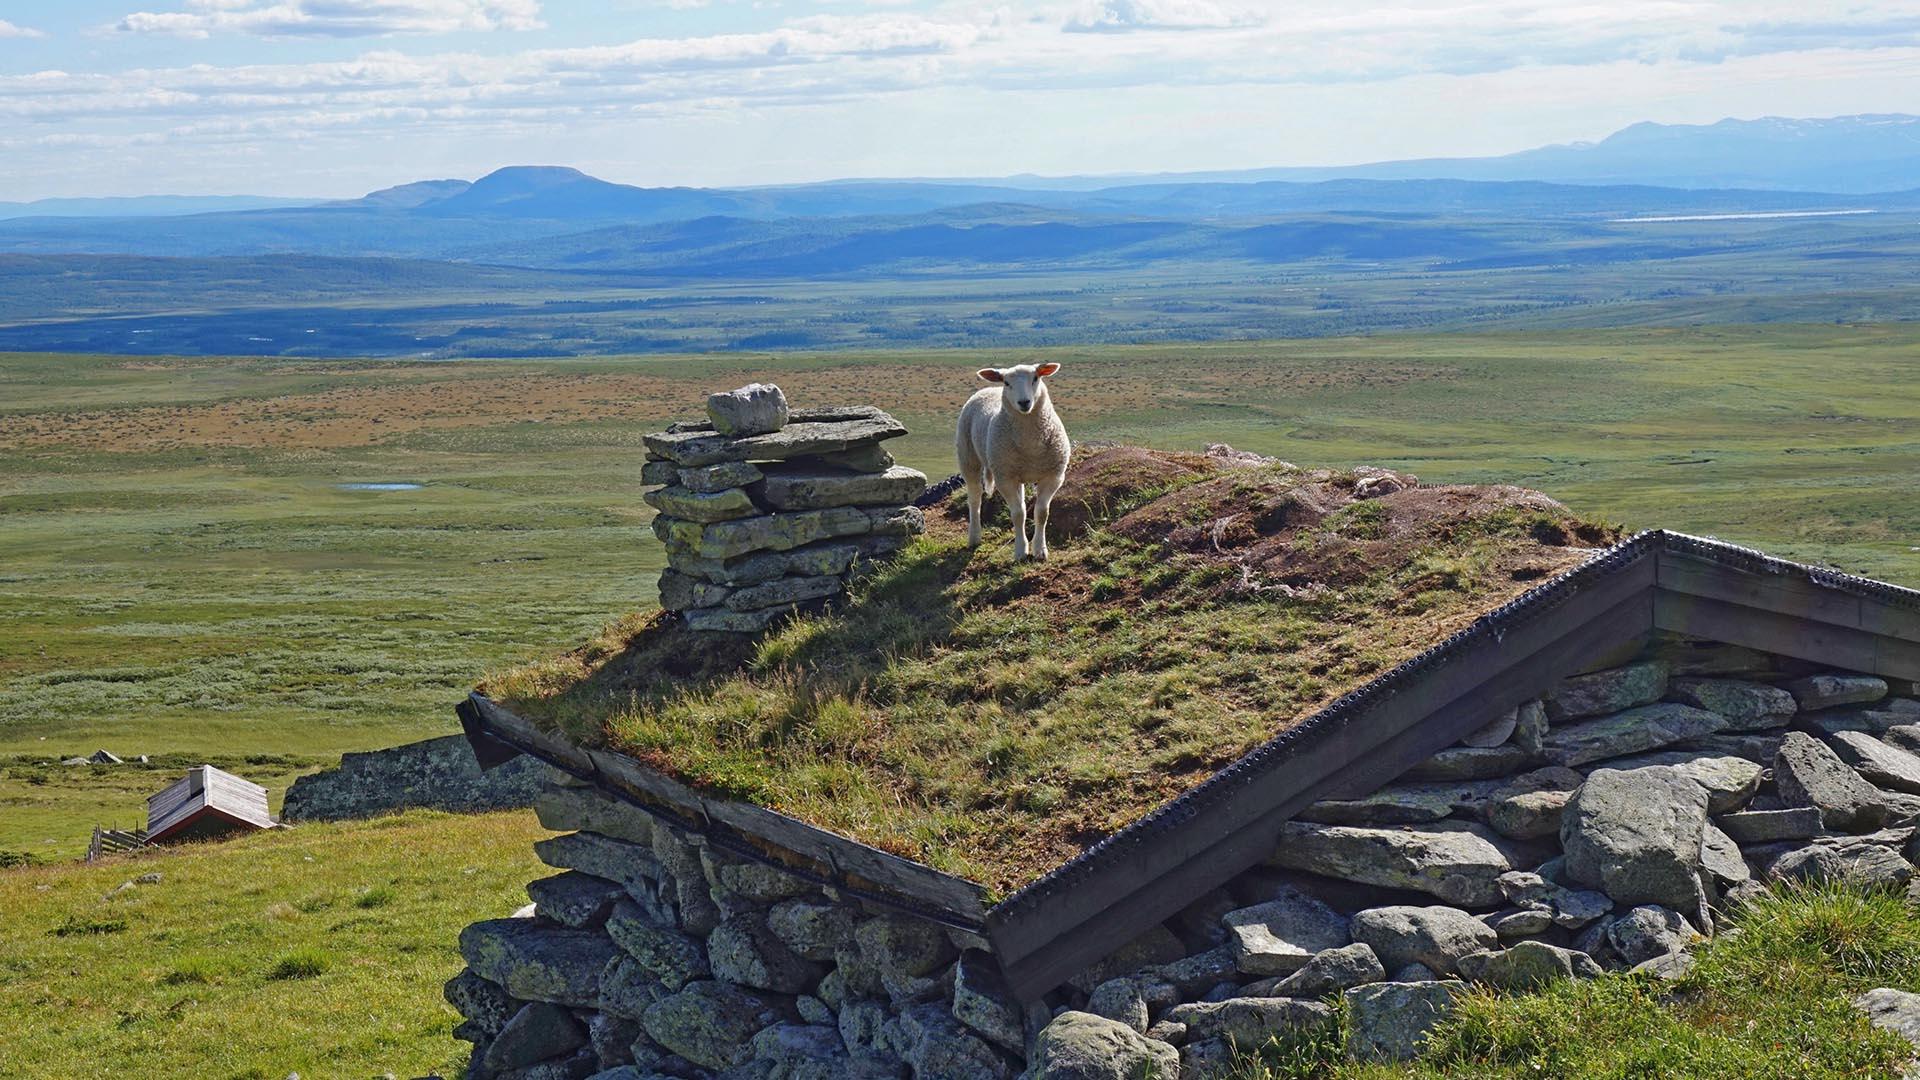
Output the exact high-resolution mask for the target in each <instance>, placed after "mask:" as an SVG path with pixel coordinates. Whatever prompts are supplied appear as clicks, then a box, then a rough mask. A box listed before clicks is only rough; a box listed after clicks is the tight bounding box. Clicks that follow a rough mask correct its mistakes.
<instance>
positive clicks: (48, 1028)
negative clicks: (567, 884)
mask: <svg viewBox="0 0 1920 1080" xmlns="http://www.w3.org/2000/svg"><path fill="white" fill-rule="evenodd" d="M544 835H547V834H546V833H545V832H544V831H543V830H541V829H540V828H539V827H538V826H537V825H536V824H535V823H534V822H533V821H532V816H531V815H529V814H524V813H504V814H487V815H475V816H455V815H447V814H435V813H428V812H421V811H417V812H413V813H409V814H405V815H401V816H397V817H389V818H379V819H375V820H373V821H366V822H355V823H346V824H339V825H309V826H303V827H300V828H298V829H291V830H286V831H277V832H273V833H263V834H257V835H255V836H252V837H248V838H245V839H241V840H236V841H233V842H230V843H224V844H213V845H195V846H187V847H183V848H177V849H172V850H166V851H156V852H153V853H150V854H144V855H141V856H138V857H134V858H117V859H111V860H108V861H105V862H102V863H96V864H92V865H80V864H72V863H68V864H63V865H56V866H41V867H33V868H29V869H24V870H14V871H9V872H7V873H4V874H0V911H4V912H5V913H6V916H5V918H0V1076H6V1077H10V1078H19V1080H69V1078H72V1077H91V1076H118V1075H129V1076H132V1075H151V1076H162V1075H164V1076H173V1075H187V1074H192V1075H196V1076H218V1077H236V1078H237V1077H252V1078H264V1080H280V1078H282V1077H284V1076H286V1075H287V1074H288V1073H290V1072H298V1073H300V1075H302V1076H318V1077H335V1076H340V1077H357V1076H378V1075H381V1074H383V1073H388V1072H391V1073H393V1074H394V1075H397V1076H419V1075H423V1074H426V1073H429V1072H437V1073H439V1074H441V1075H445V1076H454V1075H457V1074H458V1072H459V1070H460V1069H461V1068H462V1067H464V1065H465V1062H466V1050H467V1046H466V1044H464V1043H459V1042H455V1041H454V1040H453V1039H452V1038H451V1037H450V1036H449V1035H448V1032H450V1031H451V1030H452V1027H453V1025H454V1024H456V1023H458V1022H459V1018H458V1017H457V1016H455V1015H454V1013H453V1010H452V1009H450V1008H448V1007H447V1006H446V1004H445V1003H444V1002H443V1001H442V1000H441V997H440V984H441V983H442V982H444V981H445V980H447V979H449V978H451V977H452V976H453V975H454V974H455V973H457V972H458V971H459V970H460V965H461V961H460V957H459V954H458V951H457V949H456V943H455V937H456V935H457V933H458V931H459V929H460V927H462V926H465V925H466V924H467V923H469V922H472V921H475V920H477V919H485V918H498V917H501V916H503V915H505V914H507V913H509V912H511V911H513V910H514V909H515V908H517V907H519V906H520V905H521V904H524V903H525V902H526V893H525V891H524V886H525V884H526V882H527V881H529V880H531V879H532V878H534V877H537V876H539V875H540V873H541V868H540V866H539V864H538V862H537V861H536V860H535V859H534V857H533V850H532V846H531V845H532V843H533V841H534V840H536V839H539V838H540V837H541V836H544ZM152 873H157V874H159V875H160V880H158V881H152V882H145V883H139V882H136V881H135V879H137V878H139V877H141V876H142V875H146V874H152ZM129 882H135V883H133V884H128V883H129ZM374 896H380V897H383V898H384V899H382V900H381V901H379V902H378V903H374V904H369V903H367V900H368V898H369V897H374Z"/></svg>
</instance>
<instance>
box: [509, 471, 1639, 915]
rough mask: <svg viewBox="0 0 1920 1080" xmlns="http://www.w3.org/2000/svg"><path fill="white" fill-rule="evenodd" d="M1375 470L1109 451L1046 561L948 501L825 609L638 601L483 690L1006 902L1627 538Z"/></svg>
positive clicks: (1485, 492) (1487, 496)
mask: <svg viewBox="0 0 1920 1080" xmlns="http://www.w3.org/2000/svg"><path fill="white" fill-rule="evenodd" d="M1363 481H1364V478H1363V477H1359V476H1356V475H1354V474H1352V473H1335V472H1329V471H1325V470H1319V471H1309V470H1302V469H1296V468H1294V467H1292V466H1288V465H1283V464H1269V465H1259V466H1253V467H1245V466H1240V467H1234V466H1232V465H1229V464H1227V463H1224V462H1222V461H1220V460H1217V459H1214V458H1208V457H1202V456H1200V455H1183V454H1166V453H1159V452H1152V451H1143V450H1137V449H1132V448H1125V447H1120V448H1112V449H1107V450H1102V451H1097V452H1093V453H1091V454H1088V455H1086V456H1084V457H1083V458H1082V459H1081V460H1080V461H1079V462H1078V463H1077V464H1076V465H1075V466H1074V469H1073V471H1072V473H1071V475H1070V477H1069V481H1068V485H1067V487H1065V488H1063V489H1062V491H1061V494H1060V497H1059V499H1058V500H1057V501H1056V504H1055V517H1054V522H1055V531H1054V540H1055V546H1054V549H1053V559H1052V561H1051V562H1048V563H1044V564H1043V563H1021V564H1016V563H1014V562H1013V561H1012V558H1011V553H1012V546H1011V541H1010V538H1009V536H1008V534H1007V532H1006V529H1005V528H1004V526H1002V527H1000V528H998V529H993V528H990V529H989V530H988V533H987V538H986V542H985V543H984V544H982V546H981V547H979V548H978V549H972V550H970V549H968V547H967V546H966V544H965V522H964V518H965V509H964V502H963V500H962V499H961V497H959V496H956V497H955V500H954V501H953V502H952V503H950V504H948V505H947V506H946V507H944V508H942V509H939V510H935V511H933V512H930V513H929V515H928V528H927V534H926V535H925V536H923V537H921V538H920V539H918V540H917V541H915V542H914V543H913V544H912V545H911V546H910V547H909V548H908V549H907V550H906V551H904V552H903V553H901V554H900V555H899V556H897V557H896V558H895V559H893V560H892V561H890V562H888V563H885V564H882V565H880V566H878V567H875V568H874V569H873V571H872V572H871V573H870V574H868V575H867V576H865V577H864V578H862V579H861V580H860V581H859V582H857V583H856V585H855V586H854V587H853V589H852V590H851V592H850V594H849V598H848V600H847V601H846V602H845V603H844V604H842V605H841V606H839V607H838V608H836V609H834V610H831V611H828V612H825V613H817V614H809V615H803V616H800V617H797V618H795V619H794V620H792V621H791V622H789V623H788V624H786V625H785V626H784V627H781V628H779V629H778V630H776V631H774V632H772V633H771V634H769V635H767V636H766V637H764V638H761V639H759V640H742V639H740V638H738V637H735V636H732V635H720V634H700V633H695V632H693V631H689V630H687V629H685V628H684V627H683V626H680V625H678V624H677V623H676V622H675V621H674V620H673V619H672V618H670V617H663V616H659V615H649V616H633V617H630V618H628V619H625V620H623V621H621V622H619V623H616V624H615V625H613V626H611V627H609V628H608V630H607V631H606V632H605V633H604V634H603V635H602V636H601V637H600V638H599V639H598V640H595V641H593V642H591V643H589V644H588V645H586V646H584V647H583V648H581V649H579V650H577V651H575V652H573V653H571V654H568V655H566V656H563V657H559V658H557V659H554V660H551V661H546V662H542V663H538V664H533V665H530V666H527V667H523V668H520V669H517V670H514V671H509V672H504V673H501V674H498V675H495V676H493V677H491V678H490V679H489V680H488V681H487V683H486V684H485V685H484V686H483V687H482V690H483V692H485V693H487V694H488V695H489V696H491V697H493V698H494V699H495V700H497V701H499V702H501V703H502V704H503V705H505V706H506V707H507V708H510V709H512V710H514V711H515V712H517V713H520V714H522V715H525V716H528V717H531V718H534V719H536V720H538V721H540V722H542V723H546V724H549V725H551V726H553V727H555V728H557V729H559V730H561V731H563V732H564V733H565V734H567V735H568V736H569V737H571V738H573V739H575V740H577V741H580V742H583V743H586V744H589V745H597V746H611V747H613V748H616V749H619V750H621V751H624V752H626V753H628V754H631V755H632V756H634V757H636V758H638V759H640V760H642V761H644V762H646V763H647V764H649V765H651V766H653V767H655V768H658V769H660V770H662V771H663V772H666V773H668V774H670V775H672V776H675V777H677V778H679V779H681V780H683V781H685V782H687V783H689V784H692V785H694V786H696V787H699V788H701V789H704V790H707V791H710V792H714V793H718V794H724V795H727V796H731V797H736V798H739V799H744V800H749V801H752V802H755V803H758V804H760V805H763V806H767V807H770V808H773V809H776V810H779V811H781V812H783V813H787V814H790V815H793V816H795V817H798V818H801V819H804V820H806V821H809V822H812V823H814V824H816V825H820V826H823V827H826V828H829V829H833V830H835V831H838V832H840V833H843V834H845V835H848V836H851V837H853V838H855V839H858V840H861V841H863V842H865V843H868V844H872V845H875V846H877V847H881V848H884V849H886V850H889V851H893V852H895V853H897V854H901V855H905V856H908V857H910V858H914V859H918V860H920V861H922V862H924V863H927V864H928V865H931V866H934V867H936V868H938V869H942V870H945V871H948V872H950V873H954V874H958V875H961V876H964V877H967V878H970V879H972V880H974V881H976V882H979V883H981V884H983V885H986V886H987V887H988V888H989V889H990V890H993V891H995V892H1005V891H1010V890H1012V889H1015V888H1018V887H1019V886H1021V885H1023V884H1025V883H1027V882H1030V881H1032V880H1034V879H1035V878H1037V877H1039V876H1041V875H1042V874H1044V873H1045V872H1047V871H1048V870H1050V869H1052V868H1053V867H1055V866H1057V865H1059V864H1060V863H1062V862H1064V861H1066V860H1067V859H1070V858H1072V857H1073V856H1074V855H1076V854H1078V853H1079V852H1080V851H1081V850H1082V849H1084V848H1085V847H1086V846H1087V845H1089V844H1092V843H1093V842H1095V841H1097V840H1099V839H1100V838H1101V837H1103V836H1105V835H1107V834H1109V833H1111V832H1113V831H1115V830H1117V829H1119V828H1120V827H1122V826H1124V825H1126V824H1127V823H1129V822H1130V821H1132V820H1134V819H1135V818H1138V817H1139V816H1141V815H1142V814H1143V813H1145V812H1146V811H1148V810H1150V809H1152V808H1153V807H1154V806H1156V805H1158V804H1159V803H1161V802H1164V801H1165V800H1167V799H1170V798H1172V797H1174V796H1176V795H1179V794H1180V793H1181V792H1183V791H1185V790H1187V789H1188V788H1190V787H1192V786H1193V785H1194V784H1196V783H1197V782H1199V781H1200V780H1202V779H1204V778H1205V777H1206V776H1207V775H1209V774H1210V773H1212V772H1213V771H1214V770H1216V769H1218V768H1220V767H1221V766H1223V765H1226V764H1227V763H1229V762H1231V761H1233V760H1234V759H1235V758H1237V757H1239V756H1240V755H1242V754H1244V753H1245V752H1247V751H1248V750H1250V749H1251V748H1253V747H1254V746H1256V745H1258V744H1259V743H1261V742H1263V741H1265V740H1266V739H1268V738H1270V737H1271V736H1273V735H1274V734H1275V733H1276V732H1278V731H1280V730H1282V729H1284V728H1285V727H1287V726H1288V725H1290V724H1292V723H1295V722H1296V721H1298V720H1300V719H1301V718H1303V717H1305V716H1308V715H1310V714H1311V713H1312V712H1313V711H1314V710H1315V709H1316V708H1318V707H1320V706H1322V705H1324V704H1326V703H1327V702H1329V701H1331V700H1332V699H1333V698H1335V697H1337V696H1339V695H1340V694H1341V693H1344V692H1346V691H1347V690H1350V689H1352V688H1353V687H1355V686H1357V685H1359V684H1360V683H1363V682H1365V681H1366V680H1367V679H1369V678H1371V677H1373V676H1375V675H1377V674H1379V673H1381V672H1383V671H1385V670H1386V669H1388V668H1390V667H1392V666H1393V665H1394V664H1396V663H1398V662H1400V661H1402V660H1405V659H1407V658H1408V657H1411V656H1413V655H1415V654H1417V653H1419V652H1420V651H1422V650H1423V649H1425V648H1427V647H1429V646H1431V645H1432V644H1434V643H1435V642H1437V641H1439V640H1441V639H1442V638H1444V637H1445V636H1446V635H1448V634H1450V633H1452V632H1453V631H1455V630H1458V629H1459V628H1461V627H1462V626H1464V625H1465V624H1467V623H1468V622H1470V621H1471V620H1472V619H1473V618H1474V617H1475V616H1477V615H1479V614H1480V613H1482V612H1484V611H1486V610H1487V609H1489V608H1491V607H1494V606H1496V605H1498V604H1500V603H1502V602H1504V601H1505V600H1507V599H1509V598H1511V597H1513V596H1514V595H1517V594H1518V593H1520V592H1522V591H1524V590H1525V589H1526V588H1528V587H1530V586H1531V585H1533V584H1536V583H1538V582H1539V581H1541V580H1542V579H1544V578H1546V577H1548V576H1550V575H1552V574H1555V573H1557V572H1559V571H1562V570H1565V569H1568V568H1570V567H1571V566H1573V565H1576V564H1577V563H1578V562H1579V561H1580V560H1581V559H1582V558H1583V557H1584V556H1585V554H1586V552H1587V551H1588V550H1590V549H1591V548H1594V547H1599V546H1603V545H1605V544H1608V543H1610V542H1611V541H1612V540H1613V539H1614V538H1615V533H1614V531H1613V530H1611V529H1608V528H1605V527H1601V526H1596V525H1593V524H1590V523H1587V522H1583V521H1580V520H1578V519H1576V518H1575V517H1573V516H1572V515H1571V514H1570V513H1569V512H1568V511H1567V510H1566V509H1565V508H1564V507H1562V506H1560V505H1559V504H1558V503H1555V502H1554V501H1552V500H1551V499H1548V498H1546V497H1545V496H1543V495H1540V494H1539V493H1537V492H1531V491H1526V490H1523V489H1520V488H1510V487H1435V488H1411V489H1409V490H1404V491H1400V492H1397V493H1393V494H1387V495H1384V496H1382V497H1377V498H1368V499H1361V498H1359V497H1357V495H1356V490H1355V489H1356V485H1362V489H1363V490H1365V485H1364V484H1363ZM996 506H998V504H997V503H996ZM1000 518H1001V520H1002V521H1003V522H1004V509H1001V510H1000Z"/></svg>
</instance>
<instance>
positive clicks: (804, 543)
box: [641, 383, 927, 633]
mask: <svg viewBox="0 0 1920 1080" xmlns="http://www.w3.org/2000/svg"><path fill="white" fill-rule="evenodd" d="M707 413H708V417H709V419H708V420H707V421H706V422H702V423H681V424H675V425H673V426H672V427H670V428H668V429H667V430H666V431H663V432H659V433H656V434H653V435H649V436H647V437H646V445H647V462H646V465H645V466H644V467H643V468H642V470H641V479H642V481H644V482H645V483H648V484H658V485H661V486H659V487H657V488H655V489H654V490H652V491H649V492H647V493H646V494H645V496H644V498H645V499H646V501H647V504H648V505H649V506H652V507H653V508H654V509H655V510H657V511H659V514H658V516H656V517H655V518H654V520H653V531H654V534H655V535H656V536H658V537H659V538H660V540H661V541H662V542H663V543H665V544H666V547H667V570H666V571H665V572H664V573H662V574H661V575H660V606H661V607H663V608H665V609H666V610H668V611H677V612H680V613H681V614H682V616H683V617H684V618H685V619H686V620H687V625H688V626H690V627H692V628H693V629H695V630H721V631H732V632H740V633H753V632H757V631H760V630H765V629H766V628H767V627H768V626H769V625H771V624H772V623H773V621H774V620H775V619H777V618H779V617H780V616H781V615H783V614H785V613H786V612H789V611H792V610H793V609H794V608H795V607H797V606H801V605H806V604H813V603H818V602H823V601H826V600H828V599H829V598H831V597H834V596H837V595H839V594H840V593H842V592H843V591H845V589H846V580H847V576H848V574H849V572H850V571H851V570H852V569H853V567H854V566H855V565H856V564H858V563H859V562H861V561H862V560H865V559H871V558H874V557H876V556H879V555H884V554H887V553H890V552H893V551H897V550H899V548H900V547H901V546H902V545H903V544H905V543H906V540H907V538H908V537H910V536H912V535H914V534H915V533H918V532H919V531H920V530H921V528H922V519H921V515H920V511H919V510H918V509H916V508H914V507H913V506H912V505H910V504H911V503H912V502H913V500H914V499H915V498H917V497H918V496H919V495H920V494H921V492H923V491H925V490H926V487H927V478H926V476H925V475H924V474H922V473H920V472H919V471H917V470H914V469H909V468H907V467H906V466H904V465H897V464H895V463H894V460H893V456H892V455H891V454H889V453H888V452H887V450H886V448H885V447H884V446H882V445H881V443H882V442H884V441H885V440H887V439H892V438H897V437H899V436H901V435H905V434H906V433H907V429H906V428H905V427H904V426H902V425H901V424H900V423H899V421H897V420H895V419H894V418H893V417H891V416H888V415H887V414H886V413H884V412H881V411H880V410H879V409H875V408H871V407H868V406H854V407H850V408H840V409H816V410H812V411H791V410H789V409H788V407H787V399H786V396H785V395H784V394H782V393H781V392H780V388H779V387H777V386H772V385H768V384H763V383H754V384H752V385H749V386H744V387H741V388H740V389H738V390H733V391H729V392H727V393H723V394H715V395H713V396H712V397H711V398H709V399H708V402H707Z"/></svg>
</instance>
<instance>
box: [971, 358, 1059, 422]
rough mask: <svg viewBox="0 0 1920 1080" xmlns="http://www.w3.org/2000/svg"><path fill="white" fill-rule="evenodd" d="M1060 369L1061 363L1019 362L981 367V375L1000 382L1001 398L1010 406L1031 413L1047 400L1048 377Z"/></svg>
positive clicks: (990, 380) (989, 380)
mask: <svg viewBox="0 0 1920 1080" xmlns="http://www.w3.org/2000/svg"><path fill="white" fill-rule="evenodd" d="M1059 370H1060V365H1059V364H1017V365H1015V366H1013V367H1010V368H981V369H980V370H979V372H978V374H979V376H980V377H981V378H983V379H985V380H987V381H988V382H991V383H999V384H1000V398H1001V400H1002V401H1003V402H1005V404H1006V405H1007V407H1008V408H1010V409H1013V410H1015V411H1017V412H1022V413H1030V412H1032V411H1033V410H1035V409H1037V408H1039V407H1040V403H1041V402H1043V401H1045V400H1047V384H1046V382H1045V380H1046V377H1047V376H1049V375H1051V374H1053V373H1054V372H1056V371H1059Z"/></svg>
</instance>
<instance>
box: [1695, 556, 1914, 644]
mask: <svg viewBox="0 0 1920 1080" xmlns="http://www.w3.org/2000/svg"><path fill="white" fill-rule="evenodd" d="M1734 552H1735V553H1737V554H1736V556H1735V557H1734V558H1733V559H1728V558H1720V557H1716V556H1715V555H1714V554H1711V553H1709V552H1708V551H1707V550H1705V549H1679V550H1666V551H1662V552H1661V554H1660V587H1661V588H1662V589H1664V590H1666V591H1668V592H1671V593H1675V594H1679V595H1685V596H1694V597H1700V598H1703V599H1711V600H1719V601H1724V602H1727V603H1732V604H1738V605H1741V606H1744V607H1750V608H1755V609H1758V610H1762V611H1770V612H1774V613H1777V614H1782V615H1791V616H1793V617H1794V618H1798V619H1806V620H1810V621H1813V622H1820V623H1826V624H1829V625H1833V626H1846V627H1851V628H1854V629H1858V630H1864V631H1866V632H1868V633H1873V634H1879V635H1883V636H1886V637H1890V638H1896V639H1899V640H1902V641H1909V642H1916V643H1920V594H1916V593H1912V592H1911V591H1910V590H1906V589H1902V588H1900V587H1899V586H1896V585H1887V584H1885V583H1882V582H1875V581H1870V580H1869V579H1866V578H1854V577H1851V576H1850V575H1845V574H1840V573H1838V572H1835V571H1821V570H1819V569H1818V568H1816V567H1810V566H1803V565H1800V564H1798V563H1783V562H1781V561H1780V560H1777V559H1769V560H1766V564H1765V565H1764V566H1763V567H1762V568H1760V569H1758V570H1757V571H1756V569H1754V568H1751V567H1749V566H1745V565H1741V563H1745V562H1747V561H1749V560H1748V559H1747V558H1746V557H1745V556H1746V553H1745V551H1744V549H1734ZM1864 586H1873V587H1872V588H1866V587H1864Z"/></svg>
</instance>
